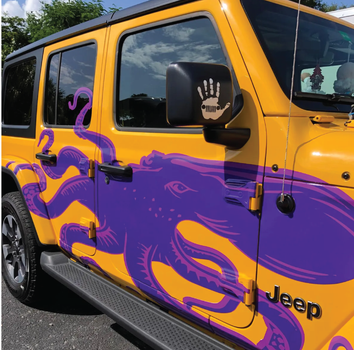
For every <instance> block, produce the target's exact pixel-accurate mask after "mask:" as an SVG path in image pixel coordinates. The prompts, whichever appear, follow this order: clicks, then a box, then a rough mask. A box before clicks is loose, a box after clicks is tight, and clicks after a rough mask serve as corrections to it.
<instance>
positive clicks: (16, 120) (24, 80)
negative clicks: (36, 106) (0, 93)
mask: <svg viewBox="0 0 354 350" xmlns="http://www.w3.org/2000/svg"><path fill="white" fill-rule="evenodd" d="M35 73H36V60H35V59H32V60H30V61H25V62H22V63H20V64H18V65H16V66H14V67H11V68H9V71H8V74H7V81H6V91H5V100H4V116H3V121H4V124H7V125H30V123H31V114H32V100H33V88H34V78H35Z"/></svg>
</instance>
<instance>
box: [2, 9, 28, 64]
mask: <svg viewBox="0 0 354 350" xmlns="http://www.w3.org/2000/svg"><path fill="white" fill-rule="evenodd" d="M1 35H2V42H1V62H4V60H5V57H6V56H7V55H9V54H10V53H11V52H13V51H15V50H18V49H19V48H21V47H23V46H25V45H27V44H29V43H30V35H29V32H28V28H27V25H26V21H25V20H24V19H23V18H20V17H17V16H15V17H10V16H9V15H8V14H7V13H5V14H4V15H3V16H2V19H1Z"/></svg>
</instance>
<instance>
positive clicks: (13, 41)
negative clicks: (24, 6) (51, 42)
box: [1, 0, 119, 63]
mask: <svg viewBox="0 0 354 350" xmlns="http://www.w3.org/2000/svg"><path fill="white" fill-rule="evenodd" d="M118 10H119V9H118V8H114V7H110V8H108V9H105V8H104V6H103V0H91V1H83V0H69V1H64V0H53V1H52V2H51V3H45V2H41V9H40V11H38V12H36V13H35V12H31V13H27V14H26V15H27V17H26V19H23V18H20V17H10V16H9V15H8V14H6V13H5V14H3V15H2V23H1V33H2V43H1V49H2V52H1V61H2V63H3V62H4V59H5V57H6V56H7V55H8V54H10V53H11V52H12V51H15V50H17V49H19V48H21V47H23V46H25V45H27V44H29V43H31V42H34V41H37V40H39V39H42V38H45V37H46V36H48V35H51V34H54V33H56V32H59V31H61V30H64V29H67V28H70V27H72V26H74V25H77V24H80V23H83V22H86V21H88V20H90V19H94V18H96V17H100V16H102V15H104V14H106V13H108V12H113V11H118Z"/></svg>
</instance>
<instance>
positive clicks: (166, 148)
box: [2, 0, 354, 350]
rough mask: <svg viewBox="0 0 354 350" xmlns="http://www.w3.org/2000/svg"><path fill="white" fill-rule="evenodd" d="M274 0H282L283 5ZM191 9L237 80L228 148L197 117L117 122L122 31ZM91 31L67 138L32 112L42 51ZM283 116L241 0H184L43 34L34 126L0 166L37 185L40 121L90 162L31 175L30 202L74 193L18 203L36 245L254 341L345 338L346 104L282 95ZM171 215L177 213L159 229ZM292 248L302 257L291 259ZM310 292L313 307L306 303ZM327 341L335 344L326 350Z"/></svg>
mask: <svg viewBox="0 0 354 350" xmlns="http://www.w3.org/2000/svg"><path fill="white" fill-rule="evenodd" d="M274 3H277V4H281V5H282V6H285V7H291V8H296V5H294V4H292V3H290V2H285V1H281V0H279V1H274ZM301 10H302V11H303V12H306V13H310V14H315V15H317V16H320V17H322V18H327V19H329V18H330V17H328V16H326V15H324V14H319V13H318V12H316V11H312V10H309V9H307V8H304V7H301ZM200 17H203V18H209V19H210V22H211V23H212V25H213V26H214V28H215V30H216V33H217V35H218V36H219V39H220V41H221V44H222V45H221V46H222V48H223V50H224V53H225V55H226V56H227V62H228V64H229V68H232V67H233V73H234V74H235V77H236V79H237V83H238V85H239V87H240V90H241V92H242V96H243V108H242V109H241V111H240V112H239V114H238V115H237V116H236V117H235V118H234V119H232V120H231V121H230V122H229V123H228V124H227V125H226V128H227V129H237V128H246V129H249V130H250V138H249V140H248V142H247V143H246V144H245V146H244V147H242V148H240V149H237V150H236V149H232V148H231V147H225V146H223V145H221V144H213V143H207V142H206V141H205V139H204V136H203V134H202V132H201V130H199V131H200V132H199V133H198V132H195V133H186V132H185V133H176V132H171V133H168V132H159V131H161V130H144V129H142V128H141V129H138V128H136V129H132V128H130V129H125V128H124V127H120V126H117V123H116V118H117V113H118V112H117V105H116V99H119V96H118V91H117V89H118V87H117V85H118V84H119V74H120V72H119V69H118V68H117V65H118V62H120V61H119V56H120V52H121V43H122V42H123V41H124V39H125V37H126V36H127V35H131V34H134V33H138V32H141V31H142V30H148V29H152V28H155V27H161V26H164V25H166V23H167V24H171V23H179V22H184V21H187V20H190V19H193V18H194V19H195V18H200ZM332 20H333V21H334V22H336V23H341V24H343V23H342V22H341V21H338V20H337V19H335V18H333V19H332ZM92 42H95V43H96V47H97V58H96V68H95V77H94V86H93V91H94V92H93V98H92V117H91V123H90V125H89V126H87V128H85V130H84V131H81V132H82V134H81V136H82V135H83V136H82V137H78V134H79V133H78V132H77V131H76V129H75V130H74V128H72V127H66V128H61V127H49V126H48V125H45V123H44V109H45V92H46V90H45V89H46V78H47V72H48V62H49V59H50V57H51V55H52V54H54V53H56V52H58V51H60V50H65V49H67V48H72V47H76V46H79V45H83V44H85V43H92ZM117 53H118V54H117ZM205 79H208V77H205ZM233 79H234V78H233ZM201 84H202V82H201ZM332 112H333V111H332ZM288 113H289V98H288V96H285V94H284V92H283V90H282V89H281V87H280V85H279V83H278V81H277V79H276V77H275V75H274V73H273V71H272V69H271V66H270V64H269V62H268V60H267V58H266V56H265V54H264V52H263V49H262V47H261V45H260V43H259V41H258V39H257V36H256V34H255V32H254V31H253V29H252V25H251V23H250V21H249V19H248V17H247V15H246V13H245V11H244V8H243V6H242V4H241V2H239V1H232V0H225V1H222V3H221V2H218V1H214V0H202V1H195V2H191V3H187V4H182V5H178V6H175V7H173V8H169V9H164V10H161V11H157V12H154V13H149V14H146V15H144V16H141V17H137V18H133V19H126V20H124V21H122V22H119V23H115V24H112V25H110V26H108V27H107V28H102V29H96V30H92V31H91V32H88V33H84V34H80V35H78V36H75V37H72V38H69V39H65V40H62V41H59V42H56V43H54V44H50V45H47V46H46V47H44V51H43V62H42V67H41V74H40V84H39V91H38V108H37V115H36V139H25V138H16V137H8V136H6V137H3V143H2V144H3V146H2V147H3V149H2V152H3V157H2V166H3V167H6V166H7V167H8V169H9V170H11V171H12V172H14V171H15V168H16V166H17V165H20V164H27V165H29V166H31V167H33V170H31V169H30V168H28V169H22V170H19V171H18V172H17V174H16V177H17V179H18V182H19V184H20V186H21V188H23V187H24V186H25V185H26V184H29V183H35V184H38V186H41V179H40V178H39V176H37V175H36V173H35V170H34V169H35V167H37V168H36V169H37V170H38V169H39V168H41V167H42V168H43V162H41V161H39V160H38V159H36V158H35V154H37V153H40V152H42V150H43V149H44V148H43V147H44V144H45V143H46V142H47V141H48V139H49V137H48V139H46V138H45V137H44V140H42V141H41V142H38V140H39V137H40V136H39V135H45V132H46V130H49V129H50V130H51V131H52V132H53V140H54V141H55V142H53V144H52V145H51V147H50V153H52V154H56V155H59V154H60V152H61V151H62V150H63V149H67V148H66V147H68V146H69V147H74V148H75V149H76V150H78V151H80V152H82V154H84V156H85V157H86V158H87V159H86V158H83V159H80V161H82V160H84V161H85V160H88V161H89V164H91V166H93V164H94V165H95V169H94V170H93V167H91V171H88V172H87V174H86V173H85V172H84V171H82V169H81V168H80V167H79V166H73V165H71V166H69V167H68V168H67V169H66V170H65V173H64V174H63V175H62V176H61V177H60V178H59V177H58V178H55V177H53V176H50V174H48V173H46V174H45V176H44V180H45V181H44V182H45V184H46V188H45V189H44V188H42V189H41V193H40V195H39V196H38V198H39V199H38V200H40V201H41V202H43V203H44V206H46V207H47V208H49V207H50V206H51V205H52V203H53V202H55V200H56V198H57V197H58V194H60V196H62V198H67V197H70V196H71V195H72V193H79V195H78V196H77V197H76V198H74V200H72V201H71V202H70V203H69V204H68V205H67V206H66V207H65V209H64V210H63V211H62V212H60V214H58V215H57V214H56V212H55V208H54V209H50V210H52V213H53V214H52V216H51V217H50V215H49V214H48V218H44V217H41V216H39V215H36V214H35V213H33V212H31V216H32V219H33V222H34V225H35V227H36V230H37V233H38V237H39V240H40V241H41V242H42V243H43V244H56V245H58V246H59V247H61V248H62V249H63V251H65V252H66V254H69V255H71V256H72V258H73V259H75V260H76V261H78V262H80V263H83V264H84V265H87V266H89V267H90V268H92V270H93V271H94V272H95V273H97V274H100V275H101V276H103V277H104V278H106V279H107V280H108V281H110V282H111V283H114V284H116V285H118V286H121V287H122V288H125V289H126V290H128V291H130V292H132V293H133V294H134V295H137V297H139V298H142V299H149V300H151V301H153V302H154V303H160V304H161V305H162V306H163V307H164V308H167V309H169V310H170V312H171V313H174V314H175V315H177V317H179V318H182V319H184V320H185V321H186V322H188V323H189V324H192V325H194V326H196V327H204V328H203V329H204V332H206V333H207V334H208V335H209V336H212V337H215V338H216V339H222V340H223V341H225V342H231V343H233V344H236V343H237V344H244V345H245V344H247V346H248V347H250V348H252V349H267V350H272V349H276V350H278V349H279V350H280V349H284V350H321V349H322V350H335V349H345V350H352V349H353V347H354V306H353V296H354V278H346V276H343V275H345V274H344V273H343V275H341V271H339V272H338V270H336V267H337V264H336V261H335V260H336V259H338V260H339V259H341V258H342V256H341V254H340V252H341V251H340V250H339V249H338V250H335V254H337V255H336V256H335V258H333V256H332V255H331V252H332V250H331V249H332V248H333V249H335V248H337V245H336V244H337V243H338V241H340V242H343V256H347V255H345V254H348V251H349V250H350V249H352V252H353V254H354V246H350V244H353V237H354V217H353V215H352V214H353V212H354V211H353V208H354V151H353V145H354V142H353V141H354V129H353V128H351V127H348V125H349V124H348V118H347V116H346V115H345V114H344V113H330V112H320V111H316V112H314V111H308V110H303V109H301V108H299V107H297V106H295V105H293V106H292V109H291V118H290V128H289V134H288V133H287V131H288V122H289V120H288V118H287V116H288ZM319 115H320V117H317V119H316V118H315V119H313V117H315V116H319ZM346 122H347V125H346V124H345V123H346ZM81 126H82V125H81ZM175 130H176V129H174V130H173V131H175ZM87 135H95V136H96V139H94V140H93V139H89V137H87ZM287 141H288V149H287V159H286V165H285V149H286V145H287ZM107 149H108V151H111V153H112V154H113V155H112V159H110V163H112V164H113V163H115V165H116V161H117V162H119V166H130V167H131V168H132V173H133V175H132V176H131V178H129V179H123V180H122V179H119V180H117V177H119V176H118V175H117V176H116V177H115V176H109V174H105V173H104V172H103V171H99V170H98V166H99V165H100V164H101V163H102V162H103V159H105V157H107V154H109V152H108V151H107ZM113 149H114V151H113ZM113 157H115V158H113ZM11 162H12V163H11ZM10 163H11V164H10ZM112 164H109V165H112ZM156 164H157V165H156ZM80 165H81V163H80ZM155 165H156V167H155V168H154V166H155ZM112 166H113V165H112ZM284 167H285V169H286V174H285V182H284V184H283V182H282V181H283V180H282V179H283V174H284ZM166 169H167V170H166ZM44 172H45V171H44ZM43 174H44V173H43ZM142 174H143V175H142ZM151 174H155V175H156V176H155V177H153V176H152V175H151ZM345 174H347V175H345ZM86 175H87V176H86ZM348 175H349V176H348ZM79 178H80V179H81V180H82V179H84V180H85V181H86V182H87V183H89V184H90V186H87V187H85V186H83V185H82V186H83V187H82V190H81V192H80V188H79V189H78V187H75V186H79V185H77V183H74V184H73V186H72V187H70V186H68V187H65V186H66V185H67V184H68V183H70V181H72V180H73V179H79ZM230 179H231V180H235V181H234V182H232V181H230ZM42 180H43V179H42ZM139 181H140V182H139ZM193 181H194V182H193ZM213 181H214V182H213ZM78 183H79V181H78ZM79 184H80V185H81V183H79ZM159 184H160V185H161V186H160V187H158V186H157V185H159ZM203 184H207V185H205V186H204V187H202V188H200V187H198V186H199V185H201V186H202V185H203ZM253 185H254V187H252V186H253ZM282 185H283V186H284V188H285V192H286V193H287V194H289V195H291V196H292V197H293V199H294V201H295V209H294V211H293V212H291V213H290V214H289V215H284V214H282V213H281V211H280V209H279V208H278V207H277V204H276V200H277V199H278V196H279V195H280V193H281V186H282ZM155 186H156V187H155ZM247 186H249V187H247ZM63 188H64V190H63ZM75 191H77V192H75ZM159 191H160V192H159ZM242 191H244V192H242ZM247 191H248V192H247ZM244 193H246V195H244ZM193 194H194V195H195V196H200V197H198V200H199V201H198V200H195V201H194V197H193ZM243 195H244V196H243ZM168 196H169V197H168ZM183 196H186V197H185V198H187V199H184V197H183ZM188 196H190V197H188ZM232 196H233V197H232ZM257 197H258V200H254V201H252V199H251V198H257ZM83 198H84V199H83ZM165 198H168V199H165ZM176 198H178V200H179V199H181V201H178V200H177V199H176ZM230 198H231V199H230ZM235 198H236V199H235ZM240 198H241V199H242V200H241V199H240ZM183 200H184V201H183ZM88 202H89V203H88ZM253 202H256V203H255V204H252V203H253ZM172 203H173V204H172ZM60 204H61V203H60ZM278 209H279V210H278ZM202 210H204V211H205V212H206V214H205V213H204V212H202ZM48 212H49V209H48ZM213 215H214V216H213ZM223 215H224V216H223ZM225 216H227V217H226V218H225ZM143 220H145V221H143ZM154 220H155V221H154ZM173 220H176V222H177V224H175V225H174V226H173V228H171V227H170V226H169V224H170V222H171V221H173ZM156 222H158V223H159V224H160V226H158V224H156ZM316 225H318V227H317V226H316ZM93 226H95V228H96V237H86V236H85V232H86V231H85V229H87V228H88V227H93ZM327 226H328V231H327V230H326V229H327ZM304 232H305V233H304ZM312 234H313V235H312ZM75 235H77V236H75ZM76 237H79V238H77V239H76ZM322 238H323V239H322ZM69 241H70V243H67V242H69ZM249 242H251V243H252V244H251V243H249ZM314 243H316V244H314ZM160 245H161V246H162V247H163V248H161V247H160ZM250 246H251V247H250ZM309 246H310V247H309ZM274 247H275V248H274ZM318 247H319V248H318ZM318 249H322V250H323V252H322V253H318V251H317V250H318ZM338 251H339V253H338ZM312 253H313V254H314V257H313V259H312V255H311V254H312ZM134 254H136V255H134ZM139 254H140V255H139ZM315 254H317V255H315ZM321 255H322V256H321ZM326 256H328V259H327V260H326V259H325V257H326ZM134 258H135V260H134ZM287 259H289V260H287ZM331 259H332V260H331ZM348 259H349V258H348ZM303 261H306V262H307V263H308V264H309V265H311V266H312V265H313V266H315V267H314V268H312V267H311V268H310V267H309V268H305V267H304V266H303V265H302V263H303ZM340 261H342V260H340ZM319 262H323V264H322V265H323V266H321V264H320V263H319ZM331 263H333V265H334V267H333V270H332V269H331V268H332V266H331ZM305 265H306V264H305ZM345 269H348V270H350V269H349V268H348V266H343V269H342V270H343V271H344V270H345ZM345 271H347V270H345ZM348 273H351V272H350V271H349V272H348ZM252 285H254V286H255V287H256V291H255V298H256V301H255V303H252V304H251V305H246V303H244V297H245V294H246V295H247V293H250V294H251V295H252V291H250V290H249V288H250V286H252ZM277 288H278V291H279V295H278V298H277V297H276V296H275V294H276V291H277ZM285 294H286V295H285ZM276 299H279V300H276ZM290 299H291V303H290V304H291V305H289V303H288V304H287V301H289V300H290ZM294 299H298V301H299V299H301V300H303V302H304V307H305V305H306V311H305V310H300V311H299V310H297V309H296V308H295V305H296V304H292V302H293V301H294ZM342 301H343V302H342ZM300 303H301V301H300ZM312 304H315V305H317V306H318V307H317V306H314V308H313V309H312V311H313V314H311V315H310V314H309V313H308V310H309V307H310V305H312ZM316 307H317V309H316ZM319 310H321V312H319ZM317 311H318V312H317ZM201 325H202V326H201ZM336 342H338V344H339V345H338V346H341V347H337V348H335V346H336V344H337V343H336ZM340 342H342V343H340ZM343 344H344V345H343ZM345 344H349V345H347V346H346V345H345ZM350 346H351V347H350Z"/></svg>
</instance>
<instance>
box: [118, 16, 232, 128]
mask: <svg viewBox="0 0 354 350" xmlns="http://www.w3.org/2000/svg"><path fill="white" fill-rule="evenodd" d="M178 61H180V62H200V63H219V64H226V58H225V55H224V52H223V50H222V48H221V45H220V42H219V39H218V36H217V34H216V32H215V29H214V27H213V25H212V23H211V22H210V20H209V19H207V18H199V19H195V20H191V21H186V22H182V23H177V24H172V25H168V26H165V27H160V28H154V29H151V30H147V31H144V32H140V33H137V34H132V35H129V36H127V37H126V38H125V40H124V42H123V45H122V48H121V69H120V85H119V96H118V98H117V101H118V106H117V111H118V113H117V124H118V125H119V126H123V127H152V128H169V127H171V126H170V125H169V124H168V123H167V121H166V69H167V67H168V66H169V64H170V63H172V62H178Z"/></svg>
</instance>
